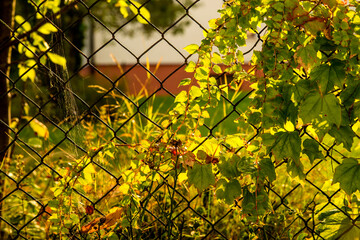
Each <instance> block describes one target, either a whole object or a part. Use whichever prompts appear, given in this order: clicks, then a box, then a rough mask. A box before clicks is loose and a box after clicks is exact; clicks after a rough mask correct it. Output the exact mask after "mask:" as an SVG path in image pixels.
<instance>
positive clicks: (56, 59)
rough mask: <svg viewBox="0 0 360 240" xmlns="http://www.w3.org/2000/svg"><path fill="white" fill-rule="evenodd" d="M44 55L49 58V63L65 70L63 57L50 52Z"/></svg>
mask: <svg viewBox="0 0 360 240" xmlns="http://www.w3.org/2000/svg"><path fill="white" fill-rule="evenodd" d="M46 55H47V56H48V57H49V58H50V61H52V62H53V63H55V64H58V65H60V66H62V67H63V68H66V59H65V58H64V57H63V56H60V55H58V54H55V53H51V52H48V53H47V54H46Z"/></svg>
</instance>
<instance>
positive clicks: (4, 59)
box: [0, 0, 16, 239]
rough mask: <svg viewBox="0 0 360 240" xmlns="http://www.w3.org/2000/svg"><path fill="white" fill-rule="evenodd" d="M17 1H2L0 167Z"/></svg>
mask: <svg viewBox="0 0 360 240" xmlns="http://www.w3.org/2000/svg"><path fill="white" fill-rule="evenodd" d="M15 3H16V0H1V1H0V19H1V22H0V166H2V163H3V161H4V159H5V156H6V152H7V149H8V145H9V132H10V131H9V126H10V122H11V113H10V109H11V108H10V96H9V95H10V94H9V93H8V89H9V80H8V78H9V77H10V62H11V47H5V48H2V47H1V46H3V44H4V43H6V42H8V41H10V38H11V30H10V29H9V28H11V29H13V27H14V16H15ZM4 180H5V179H4V175H3V174H0V216H2V209H3V206H2V202H1V200H2V198H3V190H4V183H5V182H4ZM2 224H4V223H2V221H0V239H4V237H5V236H4V234H5V233H4V232H3V231H2V229H3V228H2V227H1V225H2Z"/></svg>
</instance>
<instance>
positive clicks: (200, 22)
mask: <svg viewBox="0 0 360 240" xmlns="http://www.w3.org/2000/svg"><path fill="white" fill-rule="evenodd" d="M222 4H223V1H222V0H200V1H198V2H196V4H195V5H194V7H191V8H189V11H188V15H186V16H185V17H183V18H182V19H181V21H186V20H187V21H189V22H190V24H189V25H187V26H186V27H185V28H184V31H183V33H182V34H173V31H172V28H169V29H168V30H166V31H165V32H164V33H163V34H161V33H159V32H157V31H153V33H152V34H151V35H148V34H145V33H143V32H140V31H137V32H135V33H134V34H131V35H130V34H127V32H128V30H130V29H129V28H131V27H132V25H129V26H126V27H125V28H122V29H121V30H120V31H118V32H116V33H115V34H114V37H115V39H116V40H114V38H113V35H112V33H111V32H110V31H108V30H106V29H104V28H101V27H100V28H96V29H95V31H94V33H93V37H92V38H91V37H90V35H89V37H88V38H87V39H88V41H87V43H86V47H85V49H86V50H85V53H86V54H87V55H88V56H89V55H91V50H90V49H91V48H92V49H93V50H92V51H93V52H95V54H94V55H93V57H92V63H93V64H94V65H95V66H96V68H97V70H96V71H93V73H94V72H95V76H96V78H97V79H98V81H99V82H101V85H105V87H111V85H112V84H111V82H110V81H109V79H111V80H112V81H114V80H117V79H119V80H118V82H119V84H120V85H121V86H123V87H125V88H126V90H125V91H127V92H128V93H132V94H136V93H138V92H139V91H140V90H141V89H143V88H144V87H146V89H147V91H148V93H149V94H152V93H153V92H156V93H157V94H161V95H163V94H167V93H166V91H164V90H160V88H161V85H162V86H163V87H164V88H166V89H167V90H168V91H169V92H171V93H174V94H176V93H178V92H179V91H180V90H181V89H179V88H178V84H179V82H180V81H181V80H182V79H184V78H187V77H191V74H189V73H186V72H185V71H184V67H185V66H186V62H188V61H190V60H196V56H191V57H190V58H188V57H189V54H188V53H187V52H186V51H185V50H183V48H184V47H186V46H188V45H189V44H193V43H195V44H200V42H201V40H202V39H203V38H204V35H203V31H204V29H207V28H208V27H209V25H208V21H209V20H210V19H213V18H217V17H219V16H220V14H219V13H218V9H220V8H221V7H222ZM184 13H186V12H185V10H184ZM180 18H181V16H180V17H179V19H180ZM90 40H91V41H90ZM248 40H249V43H248V46H249V47H245V48H244V51H246V50H247V49H249V48H250V47H251V46H252V45H253V43H254V42H255V41H256V40H257V38H256V37H253V38H251V37H250V38H249V39H248ZM91 44H92V46H91ZM259 47H261V46H257V48H259ZM250 58H251V54H249V55H246V56H245V62H249V61H250ZM119 66H120V67H119ZM245 67H246V66H245ZM146 68H147V69H149V70H150V71H147V70H146ZM82 74H83V75H88V74H90V68H86V69H85V70H84V71H82ZM120 77H121V79H120ZM107 78H109V79H107Z"/></svg>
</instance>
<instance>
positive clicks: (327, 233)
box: [318, 209, 360, 240]
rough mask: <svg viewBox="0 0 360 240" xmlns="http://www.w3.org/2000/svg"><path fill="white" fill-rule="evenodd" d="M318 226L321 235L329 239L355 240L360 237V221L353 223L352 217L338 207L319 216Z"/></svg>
mask: <svg viewBox="0 0 360 240" xmlns="http://www.w3.org/2000/svg"><path fill="white" fill-rule="evenodd" d="M318 218H319V220H320V221H321V222H320V225H319V227H318V229H319V233H320V234H321V237H322V238H324V239H329V240H338V239H341V240H355V239H359V236H360V229H359V222H358V221H357V222H355V223H352V221H351V219H350V218H349V217H348V216H346V215H345V214H344V213H343V212H342V211H340V210H338V209H331V210H328V211H325V212H322V213H321V214H319V216H318Z"/></svg>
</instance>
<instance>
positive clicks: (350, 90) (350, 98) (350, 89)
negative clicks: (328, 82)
mask: <svg viewBox="0 0 360 240" xmlns="http://www.w3.org/2000/svg"><path fill="white" fill-rule="evenodd" d="M340 98H341V103H342V104H344V105H345V106H351V105H352V104H353V103H354V102H355V99H359V98H360V83H358V84H351V85H348V86H347V88H346V89H345V90H344V91H343V92H342V93H341V94H340Z"/></svg>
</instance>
